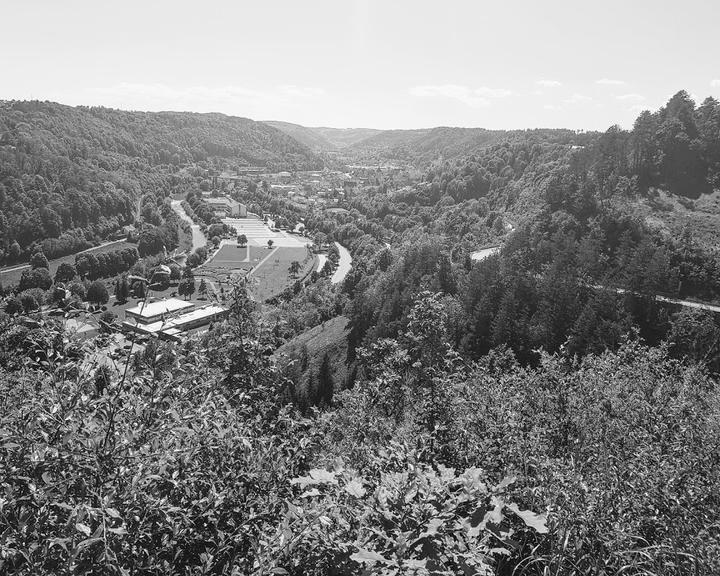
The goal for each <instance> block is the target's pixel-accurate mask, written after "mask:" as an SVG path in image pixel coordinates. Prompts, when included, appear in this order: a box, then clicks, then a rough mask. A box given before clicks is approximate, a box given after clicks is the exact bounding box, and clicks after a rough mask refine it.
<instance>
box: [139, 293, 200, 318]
mask: <svg viewBox="0 0 720 576" xmlns="http://www.w3.org/2000/svg"><path fill="white" fill-rule="evenodd" d="M193 306H195V305H194V304H193V303H192V302H186V301H185V300H180V299H178V298H165V299H163V300H158V301H157V302H148V303H146V304H145V306H144V307H143V305H142V304H138V305H137V306H135V307H133V308H128V309H127V310H126V311H125V314H131V315H134V316H140V317H148V318H149V317H152V316H157V315H159V314H168V313H170V312H177V311H178V310H185V309H186V308H192V307H193ZM141 310H142V312H141Z"/></svg>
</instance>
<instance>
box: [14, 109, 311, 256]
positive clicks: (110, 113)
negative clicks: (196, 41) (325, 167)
mask: <svg viewBox="0 0 720 576" xmlns="http://www.w3.org/2000/svg"><path fill="white" fill-rule="evenodd" d="M195 164H202V165H203V167H204V168H212V167H215V168H222V167H232V166H242V165H263V166H265V165H267V166H268V167H270V168H278V169H280V168H289V169H294V168H310V167H318V166H319V165H320V164H319V160H318V159H317V158H316V157H315V156H314V155H313V154H312V152H311V151H310V150H309V149H308V148H306V147H305V146H303V145H302V144H300V143H298V142H297V141H295V140H293V139H292V138H290V137H288V136H287V135H285V134H283V133H281V132H280V131H278V130H275V129H274V128H272V127H270V126H266V125H264V124H262V123H258V122H254V121H252V120H248V119H245V118H235V117H230V116H224V115H222V114H193V113H184V112H161V113H147V112H126V111H121V110H112V109H107V108H84V107H77V108H73V107H69V106H63V105H60V104H54V103H50V102H0V264H3V263H12V262H16V261H19V260H22V259H24V258H25V257H26V256H27V254H28V253H29V252H30V250H29V249H30V247H31V246H32V244H33V243H34V242H39V241H41V240H48V241H51V243H53V244H55V246H53V247H50V249H49V250H48V251H47V252H46V254H47V255H48V256H49V257H52V256H53V255H62V254H66V253H69V252H71V251H73V250H74V249H77V248H76V247H79V246H83V245H84V243H85V242H86V241H87V240H91V241H95V240H97V239H100V238H104V237H106V236H107V234H109V233H111V232H113V231H115V230H117V229H118V227H120V226H122V225H124V224H128V223H131V222H132V221H133V219H134V216H135V214H136V209H137V202H138V201H139V199H140V197H141V196H143V195H145V194H151V195H155V196H156V197H157V198H158V199H162V198H163V197H164V196H165V195H166V194H167V193H168V191H169V190H170V189H171V188H172V186H173V185H174V184H175V181H174V180H173V177H174V175H175V173H176V172H177V171H178V170H179V169H180V168H182V167H186V166H191V165H195ZM53 239H54V240H55V242H52V240H53ZM46 248H47V247H46Z"/></svg>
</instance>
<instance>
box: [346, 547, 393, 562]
mask: <svg viewBox="0 0 720 576" xmlns="http://www.w3.org/2000/svg"><path fill="white" fill-rule="evenodd" d="M350 560H353V561H355V562H358V563H360V564H371V565H372V564H375V562H384V563H385V564H391V563H392V562H391V561H390V560H388V559H387V558H385V557H384V556H381V555H380V554H378V553H377V552H373V551H372V550H366V549H365V548H358V551H357V552H355V554H352V555H351V556H350Z"/></svg>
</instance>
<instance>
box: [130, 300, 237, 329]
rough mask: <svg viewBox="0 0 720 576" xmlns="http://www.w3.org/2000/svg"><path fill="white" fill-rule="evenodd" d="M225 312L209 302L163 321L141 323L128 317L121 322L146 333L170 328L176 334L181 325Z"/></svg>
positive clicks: (181, 327) (225, 309)
mask: <svg viewBox="0 0 720 576" xmlns="http://www.w3.org/2000/svg"><path fill="white" fill-rule="evenodd" d="M225 312H227V308H225V307H223V306H218V305H217V304H210V305H208V306H204V307H203V308H196V309H195V310H191V311H190V312H186V313H184V314H180V315H179V316H175V317H174V318H170V319H168V320H165V321H162V320H158V321H157V322H152V323H151V324H142V323H139V322H138V321H137V320H135V319H134V318H130V319H128V320H125V321H124V322H123V324H124V325H125V326H127V327H134V328H138V329H140V330H142V331H143V332H148V333H156V332H161V331H162V332H168V331H170V330H172V332H171V334H177V333H178V332H182V331H183V326H184V325H186V324H190V323H191V322H193V321H195V320H201V319H203V318H207V317H208V316H214V315H216V314H223V313H225Z"/></svg>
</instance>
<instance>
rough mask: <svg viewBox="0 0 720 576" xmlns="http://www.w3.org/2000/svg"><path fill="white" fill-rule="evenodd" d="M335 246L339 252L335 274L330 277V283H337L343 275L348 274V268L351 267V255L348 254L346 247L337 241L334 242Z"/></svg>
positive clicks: (343, 277)
mask: <svg viewBox="0 0 720 576" xmlns="http://www.w3.org/2000/svg"><path fill="white" fill-rule="evenodd" d="M335 246H337V249H338V252H340V261H339V262H338V267H337V269H336V270H335V274H333V275H332V278H330V282H331V283H332V284H338V283H340V282H342V281H343V280H345V276H347V275H348V272H350V268H352V256H350V252H348V251H347V248H345V246H343V245H342V244H340V243H339V242H335Z"/></svg>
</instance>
